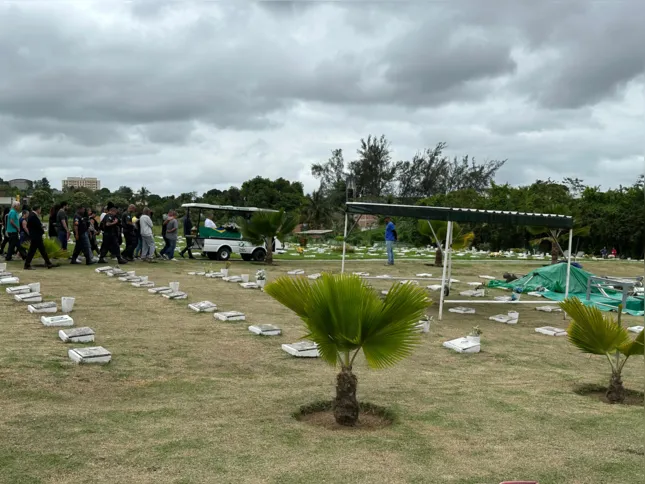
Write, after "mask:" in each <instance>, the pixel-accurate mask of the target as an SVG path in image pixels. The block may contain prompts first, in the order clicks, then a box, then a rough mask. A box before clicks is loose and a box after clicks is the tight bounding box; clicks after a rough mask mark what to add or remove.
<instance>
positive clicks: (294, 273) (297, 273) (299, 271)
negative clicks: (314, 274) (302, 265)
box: [287, 269, 305, 276]
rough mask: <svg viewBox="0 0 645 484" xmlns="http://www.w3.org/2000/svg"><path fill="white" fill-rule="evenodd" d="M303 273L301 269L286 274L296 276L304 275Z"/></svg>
mask: <svg viewBox="0 0 645 484" xmlns="http://www.w3.org/2000/svg"><path fill="white" fill-rule="evenodd" d="M304 273H305V271H304V270H303V269H294V270H292V271H288V272H287V274H289V275H290V276H297V275H300V274H304Z"/></svg>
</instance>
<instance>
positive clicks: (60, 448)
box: [0, 259, 645, 484]
mask: <svg viewBox="0 0 645 484" xmlns="http://www.w3.org/2000/svg"><path fill="white" fill-rule="evenodd" d="M192 262H193V261H181V262H164V263H158V264H153V265H147V264H144V263H137V264H130V265H128V266H127V267H128V269H129V270H136V271H137V273H138V274H141V275H148V276H149V277H150V280H152V281H155V282H156V283H157V285H167V284H168V282H170V281H179V282H180V289H182V290H185V291H186V292H187V293H188V294H189V299H188V301H169V300H166V299H163V298H162V297H160V296H153V295H150V294H148V292H147V291H146V290H145V289H135V288H133V287H131V286H129V285H127V284H126V283H122V282H118V281H117V280H115V279H114V278H108V277H106V276H104V275H98V274H96V273H95V272H94V271H93V270H91V269H90V268H86V267H85V266H69V265H64V266H63V267H59V268H56V269H54V270H50V271H47V270H45V269H39V270H36V271H33V272H23V271H22V270H20V267H21V265H20V263H13V264H9V270H12V271H13V272H14V273H16V274H18V275H19V277H20V278H21V283H29V282H35V281H39V282H41V285H42V290H41V292H42V293H43V294H44V296H45V297H46V300H55V299H58V300H59V302H60V299H59V298H60V297H61V296H75V297H76V298H77V300H76V306H75V309H74V312H73V313H72V316H73V317H74V320H75V324H76V326H90V327H92V328H94V329H95V330H96V344H97V345H102V346H105V347H106V348H107V349H109V350H110V351H111V352H112V354H113V361H112V363H110V364H109V365H106V366H104V367H96V366H77V365H74V364H72V363H71V362H70V360H69V359H68V357H67V349H68V348H69V347H70V346H69V345H66V344H64V343H62V342H61V341H60V340H59V339H58V337H57V332H58V331H57V329H53V328H45V327H44V326H42V324H40V322H39V317H38V316H36V315H31V314H29V313H28V311H27V310H26V307H25V305H22V304H20V303H16V302H14V301H13V300H12V298H11V297H10V296H8V295H7V294H4V291H2V294H0V315H1V316H0V331H1V332H2V344H1V345H0V405H1V408H2V417H1V419H0V436H1V438H0V482H3V483H4V482H6V483H57V484H59V483H79V482H110V483H281V484H282V483H311V482H316V483H318V482H330V483H460V484H476V483H494V484H497V483H499V482H500V481H502V480H504V479H536V480H538V481H539V482H540V483H541V484H562V483H577V484H582V483H588V484H597V483H615V484H619V483H620V484H625V483H640V482H645V467H644V466H643V461H644V460H645V457H644V455H645V454H644V450H645V449H644V447H643V417H644V415H643V407H642V406H640V407H639V406H630V405H625V406H610V405H608V404H605V403H603V402H601V401H600V400H599V399H598V398H596V397H593V396H590V395H581V394H578V393H576V392H577V391H578V392H579V390H580V389H581V388H582V387H583V386H584V385H597V384H600V385H605V384H606V383H607V380H608V377H609V373H608V370H609V366H608V364H607V361H606V360H605V359H604V358H602V357H599V356H598V357H596V356H594V357H589V356H587V355H583V354H581V353H580V352H579V351H577V350H575V349H574V348H573V347H572V346H571V345H570V344H569V343H568V341H567V339H566V338H550V337H547V336H541V335H538V334H537V333H535V332H534V328H535V327H538V326H543V325H554V326H562V325H564V324H566V323H565V322H564V321H562V315H556V314H545V313H539V312H537V311H535V310H534V309H532V306H530V307H529V306H528V305H527V306H522V307H520V309H519V311H520V322H519V324H517V325H516V326H506V325H503V324H500V323H495V322H492V321H489V320H488V316H490V315H492V314H496V313H499V312H503V311H505V310H508V307H507V306H500V305H490V306H486V305H477V306H476V307H477V310H478V314H476V315H471V316H462V315H456V314H452V313H447V315H446V316H445V319H444V321H442V322H434V323H433V324H432V326H431V329H430V333H429V334H428V335H425V336H424V341H423V344H422V345H421V346H420V347H419V348H418V349H417V350H416V351H415V353H414V354H413V355H412V356H411V357H410V358H408V359H407V360H405V361H403V362H402V363H401V364H399V365H398V366H396V367H393V368H391V369H387V370H379V371H375V370H369V369H367V368H366V365H365V363H364V361H363V360H361V359H360V358H359V359H358V362H357V364H356V365H355V373H356V374H357V376H358V378H359V398H360V399H361V400H363V401H368V402H372V403H374V404H378V405H381V406H385V407H388V408H389V409H391V410H392V411H393V412H394V413H395V414H396V415H397V422H396V423H395V424H393V425H392V426H391V427H388V428H385V429H380V430H355V429H354V430H352V429H347V430H345V429H341V430H339V429H328V428H322V427H317V426H315V425H312V424H311V423H306V422H298V421H296V420H294V419H293V418H292V413H293V412H294V411H295V410H297V408H298V407H299V406H301V405H304V404H307V403H310V402H313V401H315V400H319V399H330V398H331V397H332V396H333V391H334V380H335V370H334V369H332V368H330V367H328V366H327V365H325V364H324V363H323V362H321V361H319V360H299V359H295V358H292V357H290V356H288V355H287V354H286V353H284V352H282V351H281V349H280V344H281V343H285V342H294V341H297V340H298V339H299V338H300V337H301V335H302V334H303V329H302V325H301V323H300V322H299V320H298V319H297V318H296V317H295V316H294V315H293V314H292V313H291V312H289V311H288V310H286V309H285V308H283V307H282V306H280V305H279V304H277V303H276V302H275V301H273V300H272V299H271V298H269V297H268V296H267V295H266V294H264V293H262V292H260V291H250V290H244V289H242V288H240V287H239V286H238V285H237V284H228V283H225V282H222V281H220V280H215V279H205V278H200V277H195V276H189V275H187V272H188V271H190V270H198V269H199V268H201V267H202V264H203V263H202V262H199V261H196V262H194V263H192ZM206 263H207V264H210V262H208V261H207V262H206ZM213 265H214V267H219V266H221V263H214V264H213ZM260 267H263V266H260V265H256V264H251V263H243V262H241V261H235V262H233V264H232V267H231V272H232V273H233V274H241V273H250V274H253V273H254V272H255V270H257V269H258V268H260ZM296 267H298V268H303V269H306V270H307V272H308V273H313V272H321V271H326V270H331V271H339V270H340V264H339V262H337V261H331V262H323V261H319V262H316V263H308V261H307V260H306V259H304V260H297V261H278V262H277V264H276V265H275V266H274V267H271V268H269V269H268V276H269V281H270V280H271V279H275V278H276V277H277V276H279V275H282V274H285V273H286V271H288V270H289V269H293V268H296ZM532 267H535V266H534V265H532V264H530V265H529V264H527V265H521V264H520V263H514V264H513V266H512V269H511V270H512V271H513V272H516V273H517V272H523V271H528V270H530V269H531V268H532ZM585 269H587V270H590V271H591V272H595V273H598V274H614V275H639V274H642V273H643V266H642V264H641V265H639V264H636V263H633V264H628V263H623V264H616V263H612V262H597V263H592V262H589V263H586V264H585ZM348 270H349V271H358V270H360V271H367V272H370V273H371V274H373V275H377V274H383V273H389V274H391V275H395V276H411V275H414V274H415V273H417V272H432V273H435V274H436V275H439V274H440V270H439V269H437V268H434V267H428V266H425V265H423V264H422V263H420V262H412V261H401V262H400V263H398V264H397V265H395V266H394V267H385V266H384V265H383V263H382V262H366V261H354V260H353V261H350V262H348ZM506 270H509V269H508V264H505V262H504V261H501V262H498V261H491V262H486V263H468V262H456V263H455V266H454V270H453V277H456V278H457V279H460V280H461V281H462V282H467V281H473V280H477V276H478V275H479V274H491V275H494V276H500V275H501V274H502V273H503V272H504V271H506ZM370 282H371V283H373V285H374V287H375V289H377V290H382V289H386V288H387V287H388V286H389V284H390V283H388V282H386V281H370ZM456 287H457V288H461V287H463V288H464V289H465V288H466V287H467V286H466V285H465V284H463V285H462V286H456ZM501 293H502V292H500V294H501ZM430 294H431V296H432V297H433V298H435V299H436V298H437V297H438V293H430ZM206 299H207V300H211V301H213V302H215V303H217V304H218V306H219V307H220V310H241V311H244V312H245V313H246V315H247V321H246V322H232V323H222V322H217V321H215V320H214V318H213V316H212V315H209V314H197V313H194V312H193V311H191V310H189V309H188V308H187V307H186V306H187V304H188V303H189V302H197V301H201V300H206ZM437 306H438V305H436V304H435V305H433V306H432V307H431V308H430V309H429V314H430V315H434V316H435V318H436V315H437V309H438V307H437ZM625 322H626V323H627V324H629V325H631V324H643V323H642V318H640V319H637V318H632V317H627V318H625ZM253 323H274V324H278V325H279V326H280V327H281V328H282V329H283V332H284V334H283V335H282V336H279V337H275V338H269V337H266V338H262V337H257V336H254V335H252V334H251V333H249V332H248V331H247V326H248V325H249V324H253ZM474 325H479V326H480V327H481V328H482V329H483V331H484V334H483V335H482V352H481V353H479V354H476V355H459V354H455V353H452V352H450V351H448V350H446V349H444V348H442V347H441V344H442V342H444V341H446V340H448V339H452V338H456V337H459V336H464V335H465V334H467V333H468V331H469V330H470V328H471V327H472V326H474ZM72 346H75V345H72ZM643 369H644V368H643V359H642V358H634V359H633V360H632V361H630V362H628V364H627V366H626V368H625V372H624V382H625V385H626V387H627V388H630V389H632V390H642V389H643V387H644V385H645V378H644V375H643Z"/></svg>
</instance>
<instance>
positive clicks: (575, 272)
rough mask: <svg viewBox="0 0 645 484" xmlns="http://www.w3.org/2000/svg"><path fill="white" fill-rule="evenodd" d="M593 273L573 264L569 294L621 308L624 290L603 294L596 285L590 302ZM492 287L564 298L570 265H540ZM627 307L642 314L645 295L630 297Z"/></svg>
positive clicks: (606, 307)
mask: <svg viewBox="0 0 645 484" xmlns="http://www.w3.org/2000/svg"><path fill="white" fill-rule="evenodd" d="M592 275H593V274H590V273H589V272H587V271H585V270H583V269H579V268H577V267H574V266H571V280H570V284H569V296H571V297H577V298H578V299H580V300H581V301H582V302H583V303H585V304H592V305H594V306H596V307H597V308H598V309H600V310H601V311H613V310H616V309H617V308H618V305H619V304H620V303H621V300H622V293H621V292H620V291H614V290H611V289H605V290H604V292H605V293H604V294H602V293H601V292H600V291H599V290H598V289H597V288H595V287H594V288H592V289H591V297H590V300H589V302H587V301H586V297H587V282H588V281H589V277H591V276H592ZM488 287H490V288H498V287H503V288H506V289H510V290H512V291H518V289H519V291H518V292H530V291H540V292H542V294H543V295H544V297H545V298H547V299H550V300H551V301H562V300H563V299H564V293H565V291H566V287H567V265H566V264H554V265H550V266H545V267H540V268H538V269H535V270H533V271H531V272H529V273H528V274H527V275H525V276H524V277H522V278H521V279H517V280H515V281H511V282H506V281H500V280H495V281H490V282H489V283H488ZM626 306H627V307H626V308H624V309H625V311H626V312H627V313H628V314H631V315H633V316H642V315H643V299H642V298H638V297H628V298H627V303H626Z"/></svg>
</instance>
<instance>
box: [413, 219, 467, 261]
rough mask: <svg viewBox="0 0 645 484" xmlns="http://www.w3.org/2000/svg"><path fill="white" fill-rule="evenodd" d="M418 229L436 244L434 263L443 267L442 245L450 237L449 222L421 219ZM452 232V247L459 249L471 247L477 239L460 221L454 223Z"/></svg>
mask: <svg viewBox="0 0 645 484" xmlns="http://www.w3.org/2000/svg"><path fill="white" fill-rule="evenodd" d="M417 230H418V231H419V233H420V234H421V235H423V236H425V237H427V238H429V239H430V241H431V242H433V243H435V244H436V246H437V252H436V255H435V258H434V265H435V266H437V267H441V265H442V264H443V251H442V250H441V247H442V244H443V243H444V242H445V240H446V238H447V237H448V222H444V221H436V220H435V221H433V222H431V221H429V220H419V222H418V223H417ZM452 234H453V237H452V248H453V249H457V250H459V249H463V248H466V247H470V245H471V244H472V243H473V240H474V239H475V234H474V233H473V232H466V231H465V230H464V229H463V228H462V227H461V226H460V225H459V224H458V223H453V224H452Z"/></svg>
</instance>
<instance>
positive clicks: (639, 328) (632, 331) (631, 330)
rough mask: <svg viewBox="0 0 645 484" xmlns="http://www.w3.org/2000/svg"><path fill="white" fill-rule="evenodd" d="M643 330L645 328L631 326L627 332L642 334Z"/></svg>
mask: <svg viewBox="0 0 645 484" xmlns="http://www.w3.org/2000/svg"><path fill="white" fill-rule="evenodd" d="M643 328H645V326H630V327H629V328H627V331H629V332H630V333H640V332H641V331H643Z"/></svg>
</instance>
